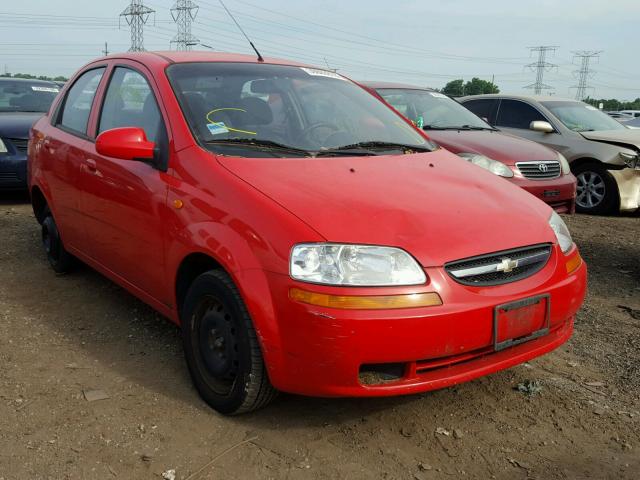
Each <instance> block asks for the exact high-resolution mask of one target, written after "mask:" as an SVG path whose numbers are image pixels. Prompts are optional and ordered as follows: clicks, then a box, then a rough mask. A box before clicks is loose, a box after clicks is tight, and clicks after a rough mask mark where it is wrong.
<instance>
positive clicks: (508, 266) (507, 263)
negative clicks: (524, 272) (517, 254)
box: [496, 258, 518, 273]
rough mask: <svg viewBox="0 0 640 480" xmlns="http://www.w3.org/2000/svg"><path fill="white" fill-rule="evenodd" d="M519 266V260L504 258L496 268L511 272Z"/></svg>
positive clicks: (500, 270)
mask: <svg viewBox="0 0 640 480" xmlns="http://www.w3.org/2000/svg"><path fill="white" fill-rule="evenodd" d="M517 266H518V260H511V259H510V258H503V259H502V261H501V262H500V263H499V264H498V265H496V270H497V271H499V272H504V273H509V272H510V271H512V270H513V269H514V268H516V267H517Z"/></svg>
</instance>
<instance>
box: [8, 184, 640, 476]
mask: <svg viewBox="0 0 640 480" xmlns="http://www.w3.org/2000/svg"><path fill="white" fill-rule="evenodd" d="M567 223H568V224H569V227H570V229H571V231H572V233H573V235H574V239H575V240H576V242H577V243H578V245H579V246H580V248H581V250H582V254H583V256H584V258H585V259H586V261H587V262H588V265H589V269H590V278H589V295H588V298H587V301H586V303H585V305H584V307H583V309H582V311H581V312H580V314H579V315H578V319H577V322H576V332H575V334H574V336H573V338H572V339H571V340H570V341H569V342H568V343H567V344H566V345H565V346H563V347H561V348H560V349H558V350H556V351H554V352H552V353H551V354H548V355H546V356H544V357H542V358H539V359H537V360H535V361H532V362H531V363H529V364H525V365H521V366H518V367H515V368H512V369H510V370H507V371H504V372H501V373H497V374H494V375H491V376H489V377H485V378H482V379H479V380H476V381H473V382H470V383H466V384H463V385H459V386H457V387H454V388H449V389H446V390H441V391H437V392H431V393H426V394H422V395H416V396H411V397H402V398H389V399H338V400H335V399H334V400H327V399H310V398H303V397H296V396H291V395H281V396H280V397H279V398H278V399H277V400H276V401H275V403H274V404H272V405H271V406H269V407H268V408H266V409H265V410H262V411H259V412H256V413H253V414H250V415H244V416H240V417H234V418H225V417H222V416H220V415H218V414H216V413H215V412H214V411H212V410H210V409H209V408H208V407H207V406H206V405H205V404H204V403H203V402H202V401H201V400H200V398H199V397H198V395H197V394H196V392H195V390H194V389H193V388H192V386H191V382H190V380H189V376H188V373H187V370H186V367H185V364H184V361H183V357H182V348H181V344H180V338H179V335H178V330H177V328H176V327H175V326H173V325H172V324H170V323H169V322H167V321H164V320H163V319H161V318H159V317H158V315H157V314H156V313H154V312H153V311H152V310H151V309H150V308H148V307H146V306H145V305H144V304H142V303H141V302H139V301H138V300H136V299H135V298H134V297H132V296H131V295H129V294H127V293H125V292H124V291H123V290H122V289H120V288H119V287H117V286H115V285H114V284H112V283H111V282H109V281H107V280H106V279H104V278H103V277H101V276H100V275H98V274H97V273H95V272H93V271H91V270H90V269H88V268H86V267H85V268H81V269H79V270H78V271H77V272H75V273H73V274H71V275H66V276H60V277H57V276H56V275H54V273H53V272H52V271H51V269H50V268H49V267H48V265H47V263H46V259H45V257H44V254H43V253H42V249H41V248H40V244H39V230H38V226H37V224H36V222H35V220H34V219H33V217H32V214H31V211H30V207H29V206H28V204H27V203H26V200H25V199H22V198H20V197H16V196H6V195H5V196H4V197H0V247H1V248H0V480H9V479H20V480H22V479H40V478H51V479H66V478H70V479H71V478H72V479H110V478H124V479H133V478H135V479H137V478H141V479H145V478H151V479H153V478H162V474H163V472H166V471H167V470H169V469H175V471H176V478H177V479H189V480H192V479H195V478H198V479H235V478H242V479H253V478H259V479H263V478H264V479H268V478H272V479H341V478H345V479H346V478H348V479H350V480H351V479H353V480H357V479H411V480H423V479H441V478H481V479H485V478H496V479H503V478H505V479H506V478H508V479H528V478H531V479H534V478H535V479H556V478H562V479H565V478H568V479H582V478H593V479H603V478H611V479H623V478H624V479H626V478H628V479H637V478H640V217H639V216H626V217H617V218H598V217H586V216H574V217H570V218H567ZM526 380H536V381H538V382H539V385H540V387H541V390H540V391H539V393H537V394H534V395H526V394H525V393H522V392H519V391H517V390H515V389H514V387H516V386H517V385H518V384H519V383H521V382H524V381H526ZM95 391H97V392H95ZM85 393H86V395H87V396H88V398H91V395H97V396H103V397H107V398H103V399H101V400H95V401H88V400H87V398H86V397H85ZM202 467H205V468H202ZM166 476H167V477H169V478H170V475H169V474H167V475H166Z"/></svg>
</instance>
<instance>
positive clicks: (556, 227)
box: [549, 212, 573, 253]
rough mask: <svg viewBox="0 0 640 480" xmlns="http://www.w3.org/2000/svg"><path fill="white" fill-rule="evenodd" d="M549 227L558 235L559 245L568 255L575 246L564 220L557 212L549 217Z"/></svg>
mask: <svg viewBox="0 0 640 480" xmlns="http://www.w3.org/2000/svg"><path fill="white" fill-rule="evenodd" d="M549 226H550V227H551V228H552V229H553V233H555V234H556V238H557V239H558V245H560V248H561V249H562V251H563V252H564V253H567V252H568V251H569V250H570V249H571V246H572V245H573V239H572V238H571V234H570V233H569V229H568V228H567V225H565V223H564V220H562V218H560V215H558V214H557V213H556V212H553V213H552V214H551V217H549Z"/></svg>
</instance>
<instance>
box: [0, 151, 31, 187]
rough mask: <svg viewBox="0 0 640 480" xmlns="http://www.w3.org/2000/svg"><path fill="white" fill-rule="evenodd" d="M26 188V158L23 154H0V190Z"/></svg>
mask: <svg viewBox="0 0 640 480" xmlns="http://www.w3.org/2000/svg"><path fill="white" fill-rule="evenodd" d="M26 188H27V156H26V155H25V154H24V153H20V152H19V153H15V154H14V153H0V190H22V189H26Z"/></svg>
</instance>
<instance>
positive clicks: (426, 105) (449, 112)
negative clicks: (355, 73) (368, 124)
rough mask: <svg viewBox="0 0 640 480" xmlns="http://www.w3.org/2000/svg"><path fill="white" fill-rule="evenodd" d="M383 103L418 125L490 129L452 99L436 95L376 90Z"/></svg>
mask: <svg viewBox="0 0 640 480" xmlns="http://www.w3.org/2000/svg"><path fill="white" fill-rule="evenodd" d="M376 91H377V92H378V94H380V96H381V97H382V98H384V99H385V101H386V102H387V103H389V104H390V105H392V106H393V108H395V109H396V110H398V111H399V112H400V113H402V114H403V115H404V116H405V117H407V118H408V119H409V120H411V121H412V122H413V123H415V124H416V125H418V126H423V125H424V127H425V129H427V130H428V129H429V128H455V127H463V126H464V127H467V128H469V127H471V128H487V129H492V130H493V128H492V127H491V126H490V125H489V124H487V123H486V122H484V121H483V120H482V119H481V118H480V117H478V116H476V115H475V114H474V113H472V112H471V111H470V110H468V109H467V108H466V107H463V106H462V105H460V104H459V103H458V102H456V101H455V100H453V99H451V98H449V97H447V96H446V95H444V94H442V93H438V92H430V91H428V90H413V89H408V88H407V89H400V88H380V89H376Z"/></svg>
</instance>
